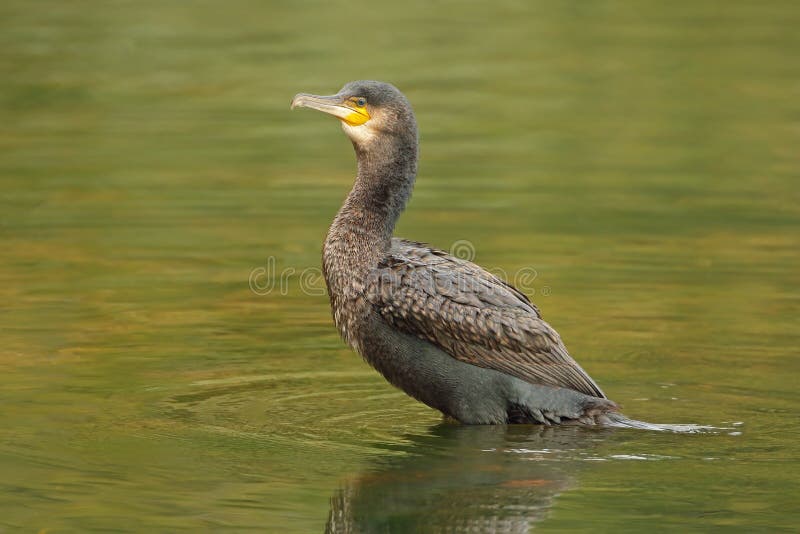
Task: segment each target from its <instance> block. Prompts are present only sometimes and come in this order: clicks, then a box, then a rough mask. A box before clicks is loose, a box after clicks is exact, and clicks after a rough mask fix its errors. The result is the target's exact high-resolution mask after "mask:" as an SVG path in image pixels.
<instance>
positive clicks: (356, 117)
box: [291, 93, 370, 126]
mask: <svg viewBox="0 0 800 534" xmlns="http://www.w3.org/2000/svg"><path fill="white" fill-rule="evenodd" d="M294 108H311V109H316V110H317V111H321V112H323V113H327V114H328V115H333V116H334V117H337V118H338V119H339V120H341V121H342V122H345V123H347V124H349V125H350V126H360V125H362V124H364V123H365V122H367V121H368V120H369V119H370V116H369V112H367V110H366V108H364V107H361V108H359V107H358V106H356V105H355V104H354V103H353V102H351V101H350V100H345V99H343V98H342V97H341V96H339V95H330V96H318V95H310V94H308V93H298V94H296V95H295V97H294V98H293V99H292V107H291V109H294Z"/></svg>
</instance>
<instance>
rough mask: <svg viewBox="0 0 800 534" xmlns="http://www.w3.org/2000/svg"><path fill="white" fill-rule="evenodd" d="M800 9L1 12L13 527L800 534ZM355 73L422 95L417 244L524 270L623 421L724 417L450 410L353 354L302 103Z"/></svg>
mask: <svg viewBox="0 0 800 534" xmlns="http://www.w3.org/2000/svg"><path fill="white" fill-rule="evenodd" d="M798 25H800V10H798V9H797V6H796V5H795V3H793V2H790V1H786V2H758V3H756V2H738V3H736V4H725V5H724V6H723V5H721V4H719V3H716V2H710V1H701V2H679V3H677V4H676V3H674V2H673V3H670V4H656V3H649V5H644V4H641V3H639V2H631V1H619V2H593V3H591V4H586V3H581V4H580V5H578V4H576V5H568V4H563V5H552V4H550V3H530V4H529V3H521V2H520V3H516V2H500V3H495V4H493V5H492V7H491V8H488V6H484V5H482V4H468V5H467V4H463V3H458V4H454V3H449V2H437V3H433V4H430V3H425V2H403V3H401V4H398V3H390V4H385V5H381V4H380V3H369V4H359V5H354V4H350V3H295V2H271V3H255V2H245V1H240V0H235V1H232V2H228V3H226V4H225V5H224V6H222V5H221V4H218V3H212V2H197V3H192V4H191V5H189V4H185V3H181V2H136V3H133V2H122V1H120V2H103V3H101V2H88V1H80V2H70V3H62V2H51V1H47V2H39V3H37V4H36V5H33V4H30V3H27V2H19V1H15V0H11V1H7V2H4V3H3V5H2V6H1V7H0V30H2V31H0V45H1V46H0V69H2V70H1V71H0V72H2V73H3V84H2V86H0V249H1V250H2V261H0V302H2V303H3V304H2V306H0V329H1V330H0V371H1V372H0V495H1V496H2V497H0V530H3V529H5V530H7V531H9V532H13V531H17V530H23V531H38V530H46V531H48V532H64V531H87V530H93V529H94V530H103V531H108V530H116V531H177V530H192V531H197V530H215V531H216V530H222V529H229V530H234V531H239V530H244V529H247V528H253V529H258V530H268V531H275V532H321V531H323V530H325V528H326V525H327V527H328V528H329V529H331V530H335V529H339V530H345V531H347V530H346V529H348V528H349V529H350V531H364V532H388V531H391V532H404V531H466V530H468V529H473V530H470V531H481V530H484V531H490V530H492V529H494V531H498V532H524V531H526V530H527V529H529V528H532V527H533V526H535V527H536V528H538V529H541V530H544V531H562V530H565V529H566V530H588V529H590V528H591V529H602V530H607V531H634V532H639V531H642V530H645V529H648V530H678V529H680V530H687V529H694V530H704V531H705V530H711V529H714V528H726V529H736V530H742V531H753V530H792V529H794V528H796V525H797V524H798V523H800V509H799V508H800V507H798V505H797V499H796V496H797V495H798V494H800V483H798V480H800V469H798V461H799V460H800V458H799V456H800V454H798V449H797V446H796V443H797V442H798V440H799V439H800V432H799V431H798V428H800V425H799V424H798V423H800V417H799V416H798V408H800V402H799V401H800V399H799V398H798V393H797V386H796V377H797V376H798V371H800V363H798V361H800V360H798V357H797V356H798V346H799V345H800V336H798V326H800V325H799V324H798V312H799V311H800V291H799V290H798V283H799V282H800V276H799V273H800V269H798V267H800V261H798V260H800V253H799V252H798V250H800V234H799V233H798V224H800V208H798V205H800V202H798V201H800V189H799V188H798V185H797V184H798V179H800V157H799V156H798V154H800V152H798V150H797V147H798V143H800V122H798V121H799V120H800V104H799V103H800V63H798V62H797V61H796V57H797V53H798V51H800V33H798V32H797V30H796V29H797V27H798ZM358 78H377V79H385V80H389V81H393V82H394V83H396V84H397V85H398V86H400V87H401V88H402V89H403V90H404V91H405V92H406V93H407V95H408V96H409V98H410V99H411V100H412V102H413V104H414V105H415V108H416V110H417V114H418V118H419V123H420V128H421V132H422V142H423V145H422V162H421V169H420V177H419V180H418V187H417V189H416V191H415V195H414V198H413V200H412V202H411V205H410V208H409V211H408V213H407V214H406V216H405V217H404V218H403V219H402V220H401V223H400V226H399V228H398V234H399V235H402V236H405V237H409V238H413V239H419V240H424V241H428V242H430V243H432V244H434V245H436V246H439V247H441V248H445V249H449V248H450V247H451V246H453V245H454V243H457V242H458V246H459V247H461V248H462V249H463V248H464V247H466V248H465V250H467V251H468V252H470V253H473V252H474V254H475V260H476V261H477V262H478V263H481V264H482V265H485V266H487V267H492V268H498V269H502V270H503V271H504V272H506V273H507V274H508V276H509V277H510V278H511V279H512V280H514V279H515V277H521V278H519V279H518V280H517V282H518V283H519V282H521V283H522V284H521V285H524V286H525V290H526V292H527V293H528V294H529V295H531V297H532V298H533V299H534V300H535V301H536V302H537V304H538V305H539V306H540V307H541V308H542V311H543V313H544V316H545V318H546V319H547V320H548V321H549V322H551V323H552V324H553V325H554V326H555V327H556V328H557V329H558V330H559V332H560V333H561V334H562V336H563V338H564V340H565V342H566V344H567V346H568V347H569V348H570V350H571V352H572V353H573V354H574V355H575V356H576V357H577V359H578V360H579V361H580V363H581V364H582V366H583V367H584V368H585V369H586V370H587V371H588V372H589V373H590V374H591V375H592V376H593V377H594V378H595V379H596V380H597V382H598V383H599V384H600V385H601V387H603V389H604V390H605V391H606V392H607V393H608V394H609V395H610V396H611V397H612V398H613V399H615V400H616V401H618V402H619V403H621V404H622V405H623V406H624V409H625V412H626V413H627V414H628V415H630V416H631V417H636V418H638V419H642V420H646V421H653V422H664V423H700V424H706V425H712V426H715V427H718V428H719V429H720V430H718V431H715V432H712V433H704V434H690V435H687V434H670V433H656V432H645V431H636V430H619V429H616V430H615V429H609V430H596V429H595V430H587V429H580V428H566V429H541V428H537V427H514V428H503V427H493V428H465V427H458V426H454V425H449V424H444V423H443V422H442V420H441V417H440V416H439V415H438V414H437V413H435V412H433V411H431V410H429V409H428V408H426V407H424V406H422V405H420V404H418V403H416V402H414V401H413V400H410V399H409V398H407V397H405V396H404V395H403V394H402V393H400V392H398V391H396V390H394V389H393V388H391V387H390V386H388V385H387V384H386V383H385V382H384V381H383V380H382V379H381V378H380V377H379V376H377V375H376V374H375V373H374V372H373V371H372V370H371V369H369V368H368V367H367V366H366V365H365V364H364V363H363V362H361V361H360V359H359V358H358V357H357V356H355V355H354V354H352V353H351V352H350V351H349V350H348V349H347V348H345V347H344V346H343V344H342V342H341V341H340V340H339V339H338V337H337V334H336V332H335V330H334V328H333V326H332V324H331V319H330V316H329V311H328V305H327V300H326V297H325V296H324V295H322V294H320V291H319V290H320V289H321V288H322V283H321V281H320V280H319V278H318V275H319V271H318V270H317V269H318V268H319V264H320V258H319V255H320V244H321V241H322V239H323V236H324V234H325V231H326V229H327V224H328V222H329V220H330V219H331V217H332V216H333V214H334V213H335V211H336V209H337V207H338V205H339V203H340V202H341V200H342V198H343V197H344V195H345V193H346V190H347V188H348V187H349V184H350V183H351V180H352V176H353V172H354V163H353V157H352V153H351V149H350V146H349V143H348V141H347V140H346V139H345V138H344V136H343V135H342V133H341V132H340V131H339V129H338V127H337V126H336V124H335V123H334V122H333V120H332V119H329V118H327V117H322V116H320V115H319V114H315V113H311V112H305V113H303V112H289V110H288V107H289V101H290V99H291V97H292V95H294V93H296V92H299V91H308V92H316V93H331V92H335V91H336V90H338V88H339V87H340V86H341V85H342V84H343V83H344V82H346V81H348V80H351V79H358ZM464 241H467V243H464ZM520 273H522V274H520ZM281 274H283V279H284V281H285V282H284V283H283V284H281V283H280V278H281ZM273 277H275V278H277V279H278V281H277V282H276V283H275V285H274V287H272V288H270V287H269V283H268V282H269V281H270V280H272V278H273ZM251 278H252V279H253V280H254V281H255V285H254V288H255V290H253V289H251V287H250V280H251ZM448 529H449V530H448Z"/></svg>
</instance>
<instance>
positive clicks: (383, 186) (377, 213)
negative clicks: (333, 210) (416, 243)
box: [328, 132, 417, 258]
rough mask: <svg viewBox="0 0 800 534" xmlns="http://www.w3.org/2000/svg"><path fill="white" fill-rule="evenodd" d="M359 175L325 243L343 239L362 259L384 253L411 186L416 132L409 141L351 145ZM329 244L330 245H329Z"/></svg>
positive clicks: (392, 140)
mask: <svg viewBox="0 0 800 534" xmlns="http://www.w3.org/2000/svg"><path fill="white" fill-rule="evenodd" d="M354 146H355V149H356V156H357V158H358V176H357V177H356V180H355V184H354V185H353V189H352V190H351V191H350V194H349V195H348V196H347V199H346V200H345V202H344V204H343V205H342V207H341V209H340V210H339V213H338V214H337V215H336V218H335V219H334V221H333V224H332V225H331V229H330V231H329V233H328V242H329V243H330V242H332V241H335V240H344V241H345V242H346V245H347V246H348V248H349V249H350V252H351V253H353V254H360V255H361V257H362V258H364V257H367V256H373V255H374V254H375V253H381V254H382V253H385V251H386V250H387V249H388V247H389V245H390V243H391V238H392V232H393V231H394V227H395V224H396V223H397V219H398V218H399V217H400V214H401V213H402V211H403V209H405V206H406V203H407V202H408V199H409V197H410V196H411V190H412V189H413V187H414V179H415V178H416V174H417V139H416V133H415V132H414V134H413V136H409V138H408V139H399V138H398V139H391V140H381V141H378V140H376V142H373V143H371V144H370V145H369V146H368V147H367V148H361V147H359V146H358V145H354ZM331 244H332V243H331Z"/></svg>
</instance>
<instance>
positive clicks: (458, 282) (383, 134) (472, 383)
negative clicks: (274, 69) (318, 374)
mask: <svg viewBox="0 0 800 534" xmlns="http://www.w3.org/2000/svg"><path fill="white" fill-rule="evenodd" d="M291 107H292V109H294V108H295V107H307V108H312V109H316V110H319V111H322V112H324V113H327V114H329V115H333V116H334V117H337V118H338V119H339V120H340V121H341V125H342V129H343V130H344V132H345V133H346V134H347V136H348V137H349V138H350V140H351V141H352V143H353V147H354V148H355V153H356V157H357V160H358V175H357V176H356V179H355V184H354V185H353V188H352V190H351V191H350V194H349V195H348V196H347V199H346V200H345V201H344V204H343V205H342V207H341V209H340V210H339V212H338V214H337V215H336V217H335V219H334V220H333V223H332V224H331V227H330V230H329V231H328V235H327V238H326V239H325V244H324V246H323V271H324V274H325V281H326V283H327V286H328V293H329V297H330V302H331V308H332V310H333V318H334V322H335V323H336V327H337V328H338V330H339V333H340V334H341V335H342V337H343V338H344V340H345V341H346V342H347V343H348V344H349V345H350V346H351V347H352V348H354V349H355V350H356V351H357V352H359V353H360V354H361V356H362V357H363V358H364V359H365V360H366V361H367V362H369V363H370V364H371V365H372V366H373V367H374V368H375V369H377V370H378V371H379V372H380V373H381V374H382V375H383V376H384V377H385V378H386V379H387V380H388V381H389V382H391V383H392V384H393V385H395V386H396V387H398V388H400V389H402V390H403V391H405V392H406V393H407V394H408V395H410V396H412V397H414V398H415V399H417V400H419V401H421V402H423V403H425V404H427V405H428V406H430V407H432V408H435V409H437V410H439V411H441V412H442V413H444V414H445V415H446V416H449V417H451V418H454V419H456V420H458V421H460V422H462V423H467V424H503V423H541V424H545V425H553V424H564V423H572V424H585V425H596V424H612V425H615V426H637V427H651V426H650V425H648V424H646V423H640V422H638V421H632V420H629V419H627V418H625V417H624V416H622V415H621V414H619V413H618V407H617V405H616V404H615V403H614V402H613V401H611V400H609V399H608V398H607V397H606V395H605V394H604V393H603V391H602V390H601V389H600V387H599V386H598V385H597V384H596V383H595V381H594V380H592V378H591V377H590V376H589V375H588V374H587V373H586V371H584V370H583V369H582V368H581V366H580V365H578V363H577V362H576V361H575V360H574V359H572V357H571V356H570V355H569V353H568V352H567V349H566V347H565V346H564V344H563V343H562V341H561V337H560V336H559V335H558V333H557V332H556V331H555V330H554V329H553V328H552V327H551V326H550V325H549V324H547V323H546V322H545V321H544V320H543V319H542V316H541V314H540V313H539V309H538V308H537V307H536V306H535V305H534V304H533V303H531V301H530V300H529V299H528V297H526V296H525V295H524V294H523V293H522V292H520V291H518V290H517V289H516V288H514V287H513V286H511V285H510V284H508V283H507V282H505V281H503V280H501V279H500V278H498V277H496V276H494V275H492V274H490V273H489V272H487V271H486V270H484V269H482V268H481V267H479V266H478V265H475V264H474V263H471V262H469V261H466V260H464V259H460V258H457V257H454V256H452V255H450V254H448V253H446V252H444V251H441V250H437V249H435V248H432V247H430V246H428V245H425V244H423V243H418V242H414V241H407V240H405V239H400V238H396V237H393V236H392V233H393V230H394V227H395V223H396V222H397V219H398V217H399V216H400V213H401V212H402V211H403V209H404V208H405V206H406V202H407V201H408V199H409V197H410V195H411V190H412V188H413V186H414V180H415V178H416V174H417V146H418V138H417V123H416V119H415V117H414V112H413V111H412V109H411V104H410V103H409V102H408V100H407V99H406V97H405V96H404V95H403V94H402V93H401V92H400V91H399V90H398V89H397V88H396V87H394V86H393V85H390V84H388V83H383V82H377V81H354V82H350V83H348V84H346V85H345V86H344V87H343V88H342V89H341V90H340V91H339V92H338V93H336V94H335V95H331V96H317V95H311V94H306V93H300V94H298V95H296V96H295V97H294V99H293V100H292V105H291Z"/></svg>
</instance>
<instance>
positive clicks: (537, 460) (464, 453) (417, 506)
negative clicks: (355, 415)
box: [326, 424, 611, 533]
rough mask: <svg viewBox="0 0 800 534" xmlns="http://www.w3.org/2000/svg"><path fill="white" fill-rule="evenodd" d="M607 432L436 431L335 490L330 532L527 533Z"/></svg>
mask: <svg viewBox="0 0 800 534" xmlns="http://www.w3.org/2000/svg"><path fill="white" fill-rule="evenodd" d="M608 432H611V431H610V430H597V429H586V428H579V427H536V426H455V425H444V424H443V425H438V426H436V427H433V428H432V429H431V432H430V434H429V435H426V436H414V437H412V438H410V440H411V441H412V445H411V450H410V451H409V453H408V454H407V455H404V456H402V457H395V458H393V459H392V460H390V461H388V462H387V463H386V464H384V465H379V466H375V468H374V469H373V470H369V471H367V472H365V473H362V474H361V475H359V476H358V477H356V478H355V479H353V480H350V481H347V482H346V483H345V484H344V485H343V487H342V488H340V489H339V490H337V492H336V493H335V494H334V496H333V497H332V498H331V511H330V514H329V517H328V523H327V526H326V532H329V533H356V532H369V533H372V532H498V533H512V532H527V531H528V530H529V529H530V528H531V527H532V526H533V524H534V523H536V522H537V521H541V520H542V519H544V518H545V517H546V516H547V513H548V510H549V509H550V507H551V506H552V505H553V501H554V499H555V498H556V497H557V496H558V495H559V494H560V493H562V492H564V491H566V490H568V489H570V488H573V487H575V486H577V484H578V475H579V471H580V468H581V464H583V463H584V462H583V460H585V459H586V458H587V457H591V456H592V452H591V451H592V449H593V448H594V447H595V446H596V445H598V444H599V443H600V442H602V441H603V440H604V438H606V437H607V435H606V434H607V433H608Z"/></svg>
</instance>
